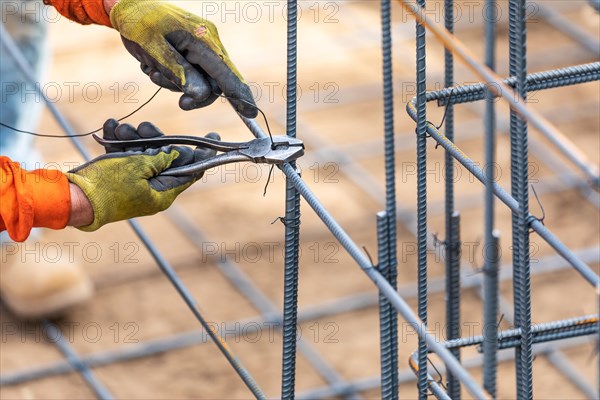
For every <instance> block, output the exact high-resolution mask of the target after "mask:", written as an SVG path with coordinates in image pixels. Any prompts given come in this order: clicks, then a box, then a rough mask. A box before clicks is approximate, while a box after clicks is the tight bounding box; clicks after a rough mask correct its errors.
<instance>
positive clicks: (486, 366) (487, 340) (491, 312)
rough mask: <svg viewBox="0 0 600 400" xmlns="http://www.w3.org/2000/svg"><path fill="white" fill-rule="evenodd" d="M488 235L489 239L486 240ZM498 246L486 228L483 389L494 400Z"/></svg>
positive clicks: (496, 344)
mask: <svg viewBox="0 0 600 400" xmlns="http://www.w3.org/2000/svg"><path fill="white" fill-rule="evenodd" d="M486 195H487V193H486ZM488 235H489V236H491V237H489V238H488ZM499 245H500V239H499V234H498V233H497V232H495V231H493V232H488V231H487V227H486V239H485V247H484V258H485V260H484V262H485V264H484V267H483V273H484V276H483V294H484V311H483V320H484V322H483V337H484V342H483V387H484V389H485V390H487V392H488V393H489V394H490V396H492V397H493V398H494V399H495V398H496V396H497V390H496V375H497V363H498V266H499V261H500V260H499V254H500V253H499Z"/></svg>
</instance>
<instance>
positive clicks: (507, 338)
mask: <svg viewBox="0 0 600 400" xmlns="http://www.w3.org/2000/svg"><path fill="white" fill-rule="evenodd" d="M597 323H598V315H584V316H582V317H577V318H569V319H563V320H558V321H552V322H545V323H541V324H537V325H534V326H533V327H532V328H531V331H530V334H531V336H532V338H533V342H534V343H542V342H549V341H553V340H558V339H564V338H568V337H577V336H586V335H590V334H594V333H596V331H597V330H598V326H597ZM488 336H489V335H479V336H470V337H464V338H459V339H454V340H450V341H447V342H446V347H447V348H449V349H451V348H453V347H466V346H475V345H480V344H485V341H486V339H487V337H488ZM520 337H521V329H519V328H517V329H510V330H506V331H501V332H498V333H497V338H498V343H499V344H498V347H499V348H500V349H505V348H509V347H515V346H518V345H519V342H520ZM484 351H485V349H484Z"/></svg>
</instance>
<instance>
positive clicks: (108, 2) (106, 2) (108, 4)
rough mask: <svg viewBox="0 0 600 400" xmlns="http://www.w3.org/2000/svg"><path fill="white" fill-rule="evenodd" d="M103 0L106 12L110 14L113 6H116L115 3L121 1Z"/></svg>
mask: <svg viewBox="0 0 600 400" xmlns="http://www.w3.org/2000/svg"><path fill="white" fill-rule="evenodd" d="M103 2H104V9H105V10H106V13H107V14H110V10H112V8H113V7H114V6H115V4H117V3H118V2H119V0H103Z"/></svg>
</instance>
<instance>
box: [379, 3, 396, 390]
mask: <svg viewBox="0 0 600 400" xmlns="http://www.w3.org/2000/svg"><path fill="white" fill-rule="evenodd" d="M391 21H392V10H391V0H381V49H382V58H383V102H384V104H383V107H384V129H385V131H384V143H385V147H384V156H385V197H386V202H385V208H386V220H387V225H388V226H387V229H386V232H387V235H388V239H387V240H386V242H387V246H386V249H387V251H388V255H387V261H388V273H387V275H386V279H387V280H388V282H389V283H390V285H391V286H392V287H393V288H394V289H396V288H397V276H398V268H397V265H398V256H397V251H398V250H397V233H396V232H397V229H396V146H395V145H394V80H393V70H392V28H391ZM387 310H388V313H389V316H388V317H386V318H387V319H389V325H390V333H389V335H390V346H391V348H390V350H389V352H390V363H391V367H390V368H391V371H394V372H393V373H392V374H391V378H392V385H391V391H390V392H389V396H390V397H384V398H389V399H396V398H398V373H397V371H398V313H397V312H396V311H395V310H394V309H393V308H392V307H389V308H388V309H387ZM382 375H383V371H382ZM382 393H383V390H382Z"/></svg>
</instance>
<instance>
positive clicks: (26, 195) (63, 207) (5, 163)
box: [0, 156, 71, 242]
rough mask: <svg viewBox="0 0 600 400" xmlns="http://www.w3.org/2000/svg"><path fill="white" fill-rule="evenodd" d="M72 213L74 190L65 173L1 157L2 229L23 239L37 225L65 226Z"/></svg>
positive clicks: (0, 206)
mask: <svg viewBox="0 0 600 400" xmlns="http://www.w3.org/2000/svg"><path fill="white" fill-rule="evenodd" d="M70 213H71V191H70V188H69V181H68V180H67V177H66V176H65V175H64V174H63V173H62V172H60V171H57V170H51V169H38V170H35V171H25V170H23V169H21V167H20V166H19V163H16V162H13V161H11V160H10V158H8V157H4V156H0V231H4V230H7V231H8V235H9V236H10V237H11V239H13V240H14V241H17V242H22V241H24V240H25V239H27V237H28V236H29V232H30V231H31V228H33V227H44V228H51V229H62V228H64V227H65V226H67V222H69V216H70Z"/></svg>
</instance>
